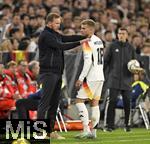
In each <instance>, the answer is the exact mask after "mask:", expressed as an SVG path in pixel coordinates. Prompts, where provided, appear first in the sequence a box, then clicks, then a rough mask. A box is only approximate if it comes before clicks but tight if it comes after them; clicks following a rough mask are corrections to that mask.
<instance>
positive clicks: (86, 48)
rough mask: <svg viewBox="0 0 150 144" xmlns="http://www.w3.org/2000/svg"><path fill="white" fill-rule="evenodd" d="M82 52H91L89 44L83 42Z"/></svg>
mask: <svg viewBox="0 0 150 144" xmlns="http://www.w3.org/2000/svg"><path fill="white" fill-rule="evenodd" d="M83 51H84V52H91V51H92V49H91V47H90V46H89V43H88V42H84V43H83Z"/></svg>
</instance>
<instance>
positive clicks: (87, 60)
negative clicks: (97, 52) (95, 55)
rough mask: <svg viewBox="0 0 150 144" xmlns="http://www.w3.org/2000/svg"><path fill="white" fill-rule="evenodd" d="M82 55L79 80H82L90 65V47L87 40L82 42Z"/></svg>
mask: <svg viewBox="0 0 150 144" xmlns="http://www.w3.org/2000/svg"><path fill="white" fill-rule="evenodd" d="M82 47H83V57H84V65H83V69H82V72H81V74H80V76H79V80H80V81H83V80H84V78H85V77H86V76H87V75H88V72H89V70H90V68H91V65H92V49H91V47H90V45H89V43H88V42H84V43H83V45H82Z"/></svg>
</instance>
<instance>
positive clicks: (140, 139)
mask: <svg viewBox="0 0 150 144" xmlns="http://www.w3.org/2000/svg"><path fill="white" fill-rule="evenodd" d="M78 133H79V131H68V132H67V133H65V132H62V133H59V134H61V135H62V136H64V137H65V138H66V139H65V140H55V139H52V140H51V144H150V130H146V129H144V128H134V129H132V131H131V132H124V130H123V129H117V130H115V131H113V132H103V131H102V130H98V131H97V138H96V139H75V138H74V136H75V135H76V134H78Z"/></svg>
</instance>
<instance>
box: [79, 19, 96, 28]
mask: <svg viewBox="0 0 150 144" xmlns="http://www.w3.org/2000/svg"><path fill="white" fill-rule="evenodd" d="M81 25H88V26H89V27H92V28H95V25H96V24H95V22H94V21H93V20H92V19H86V20H83V21H82V22H81Z"/></svg>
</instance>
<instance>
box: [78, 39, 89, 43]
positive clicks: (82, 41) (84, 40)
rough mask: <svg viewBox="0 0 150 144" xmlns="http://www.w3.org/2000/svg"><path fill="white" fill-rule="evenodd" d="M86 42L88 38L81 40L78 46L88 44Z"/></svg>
mask: <svg viewBox="0 0 150 144" xmlns="http://www.w3.org/2000/svg"><path fill="white" fill-rule="evenodd" d="M88 41H90V38H86V39H83V40H81V41H80V44H83V43H84V42H88Z"/></svg>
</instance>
